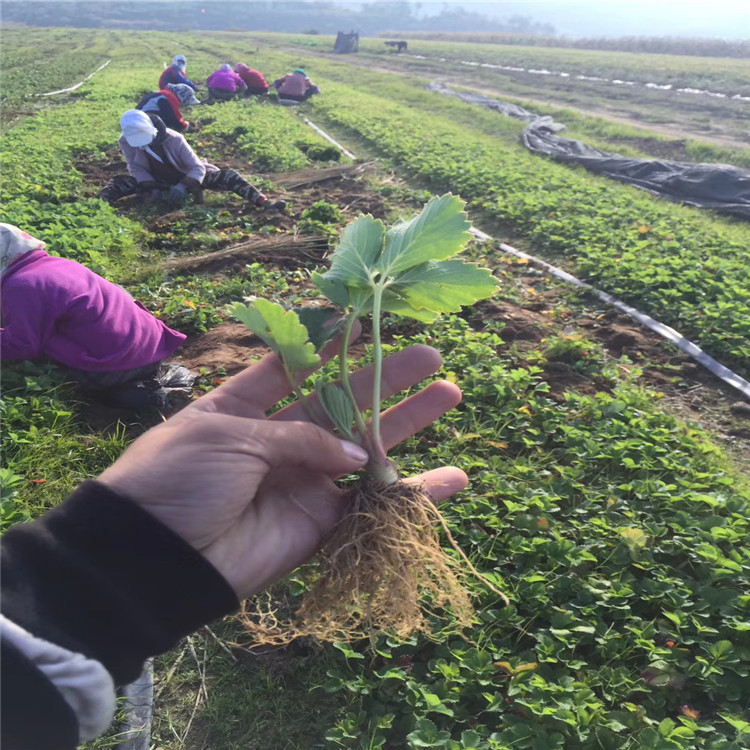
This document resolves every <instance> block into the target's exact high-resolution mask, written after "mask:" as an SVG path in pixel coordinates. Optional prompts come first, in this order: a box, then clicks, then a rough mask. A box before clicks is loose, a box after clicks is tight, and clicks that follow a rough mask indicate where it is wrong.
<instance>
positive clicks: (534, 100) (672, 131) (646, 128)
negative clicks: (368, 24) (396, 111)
mask: <svg viewBox="0 0 750 750" xmlns="http://www.w3.org/2000/svg"><path fill="white" fill-rule="evenodd" d="M286 51H288V52H292V51H295V52H299V50H295V49H294V48H286ZM305 54H306V55H312V56H314V57H319V58H322V59H324V60H331V61H335V62H339V63H340V62H346V64H347V65H351V66H353V67H360V68H367V69H368V70H372V71H375V72H376V73H386V74H389V75H397V76H402V77H404V78H414V77H422V78H424V77H427V76H428V75H434V76H435V77H436V78H439V79H440V80H441V81H442V82H443V83H448V84H455V85H458V86H462V87H463V88H466V89H468V90H469V91H475V92H476V93H479V94H484V95H486V96H496V97H498V98H501V99H514V100H516V101H518V100H523V101H524V102H528V103H530V104H534V105H536V106H538V107H539V110H540V112H541V113H544V112H545V111H546V110H549V109H550V108H552V109H569V110H571V111H573V112H576V113H578V114H581V115H585V116H587V117H598V118H600V119H602V120H607V121H609V122H613V123H617V124H618V125H628V126H630V127H633V128H637V129H638V130H641V131H643V133H644V134H645V135H648V134H649V133H652V134H653V133H658V134H659V135H664V136H667V137H669V138H678V139H682V140H684V139H689V140H692V141H699V142H703V143H709V144H711V145H713V146H720V147H724V148H727V147H729V148H736V149H747V148H748V145H749V144H748V142H747V141H741V140H738V139H736V138H732V137H730V136H720V135H716V134H714V135H704V134H702V133H695V132H692V131H689V130H685V129H684V128H679V127H676V126H669V125H657V124H652V123H648V124H644V123H643V121H642V120H638V119H637V118H634V117H625V116H623V115H621V114H616V113H614V112H612V111H611V110H608V109H601V108H593V109H592V108H586V109H581V108H580V107H576V106H575V105H572V104H570V103H568V102H566V101H565V100H564V99H559V100H553V99H546V98H540V97H535V96H526V95H523V96H519V95H518V94H513V93H510V92H507V91H503V90H502V89H498V88H487V87H486V86H482V87H477V86H476V85H473V84H474V80H475V76H474V75H470V74H468V73H467V74H463V73H452V74H448V75H446V74H445V72H444V71H439V70H432V71H430V70H421V71H404V70H399V69H397V68H394V67H388V66H384V65H382V64H379V65H374V64H372V62H370V61H368V60H367V59H366V58H355V57H353V56H351V55H349V56H347V57H346V58H345V59H344V58H343V57H342V56H341V55H332V54H327V53H324V52H317V51H314V50H312V49H310V50H305Z"/></svg>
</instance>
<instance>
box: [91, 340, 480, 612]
mask: <svg viewBox="0 0 750 750" xmlns="http://www.w3.org/2000/svg"><path fill="white" fill-rule="evenodd" d="M440 364H441V360H440V355H439V354H438V352H437V351H435V350H434V349H432V348H431V347H426V346H414V347H411V348H409V349H405V350H403V351H401V352H398V353H397V354H394V355H392V356H391V357H389V358H388V359H386V360H385V362H384V367H383V381H382V383H383V386H382V389H383V396H384V397H388V396H391V395H393V394H395V393H398V392H399V391H401V390H403V389H404V388H408V387H409V386H412V385H414V384H416V383H418V382H420V381H421V380H423V379H424V378H426V377H428V376H429V375H431V374H433V373H434V372H435V371H436V370H437V369H438V368H439V367H440ZM371 378H372V372H371V369H370V368H365V369H363V370H361V371H359V372H358V373H356V374H355V375H354V376H353V379H352V385H353V388H354V391H355V394H356V395H357V398H358V400H359V401H360V405H361V407H367V406H369V401H368V396H369V394H370V393H371V390H372V388H371V385H372V379H371ZM289 391H290V388H289V384H288V382H287V379H286V376H285V374H284V371H283V368H282V367H281V364H280V363H279V361H278V359H277V358H276V356H275V355H268V356H266V357H264V358H263V359H262V360H261V361H260V362H258V363H257V364H255V365H253V366H251V367H249V368H248V369H247V370H245V371H243V372H242V373H240V374H239V375H237V376H235V377H234V378H232V379H231V380H229V381H228V382H227V383H225V384H224V385H222V386H221V387H220V388H218V389H217V390H215V391H213V392H212V393H210V394H208V395H206V396H204V397H203V398H201V399H199V400H198V401H196V402H194V403H193V404H191V405H190V406H188V407H187V408H185V409H184V410H183V411H181V412H180V413H178V414H177V415H175V416H174V417H172V418H171V419H170V420H168V421H167V422H165V423H164V424H162V425H159V426H158V427H155V428H154V429H152V430H150V431H149V432H147V433H146V434H145V435H143V436H141V437H140V438H139V439H138V440H136V441H135V442H134V443H133V445H132V446H131V447H130V448H129V449H128V450H127V451H126V452H125V453H124V454H123V456H122V457H121V458H120V459H119V460H118V461H117V462H116V463H115V464H113V465H112V466H111V467H110V468H109V469H107V470H106V471H105V472H104V473H103V474H102V475H101V477H100V481H102V482H103V483H104V484H106V485H108V486H109V487H111V488H112V489H113V490H115V491H116V492H119V493H120V494H123V495H125V496H127V497H130V498H131V499H132V500H134V501H135V502H137V503H139V504H140V505H142V506H143V507H144V508H145V509H146V510H148V511H149V512H150V513H152V514H153V515H154V516H155V517H156V518H158V519H159V520H160V521H161V522H162V523H164V524H165V525H166V526H168V527H169V528H171V529H172V530H173V531H174V532H176V533H177V534H179V535H180V536H181V537H182V538H183V539H185V540H186V541H187V542H188V543H189V544H191V545H192V546H193V547H195V548H196V549H197V550H199V551H200V552H201V553H202V554H203V555H204V556H205V557H206V559H208V560H209V561H210V562H211V563H212V564H213V565H214V566H215V567H216V568H217V569H218V570H219V572H220V573H221V574H222V575H223V576H224V577H225V578H226V579H227V581H228V582H229V583H230V585H231V586H232V587H233V588H234V590H235V592H236V593H237V596H238V597H239V598H244V597H246V596H249V595H251V594H254V593H256V592H258V591H260V590H262V589H264V588H266V587H267V586H269V585H270V584H272V583H273V582H274V581H276V580H278V579H279V578H281V577H282V576H284V575H285V574H286V573H288V572H289V571H291V570H293V569H294V568H296V567H297V566H299V565H300V564H301V563H303V562H304V561H305V560H307V559H308V558H309V557H311V556H312V555H313V554H314V553H315V552H316V551H317V550H318V549H319V548H320V546H321V545H322V543H323V542H324V541H325V539H326V537H327V536H328V534H329V533H330V531H331V529H332V528H333V526H334V525H335V524H336V522H337V521H338V520H339V519H340V518H341V515H342V514H343V512H344V509H345V507H346V493H345V492H344V491H342V490H340V489H339V488H338V487H337V486H336V485H335V483H334V480H335V479H336V478H337V477H340V476H341V475H343V474H347V473H350V472H353V471H356V470H357V469H359V468H361V467H362V466H364V464H365V463H366V461H367V457H366V455H364V454H363V453H362V452H361V451H360V449H358V448H357V446H354V445H353V444H351V443H345V442H344V441H341V440H338V439H337V438H335V437H334V436H333V435H331V434H330V433H328V432H327V431H326V430H324V429H322V428H321V427H318V426H316V425H315V424H313V423H312V422H311V421H310V420H309V418H308V416H307V415H306V413H305V411H304V410H303V409H302V406H301V405H300V404H298V403H295V404H293V405H291V406H289V407H287V408H285V409H283V410H281V411H278V412H276V413H275V414H274V415H273V416H271V417H270V418H267V417H266V412H267V411H268V410H269V409H271V408H273V406H274V405H275V404H276V403H277V402H278V401H280V400H281V399H282V398H284V397H286V396H287V395H288V394H289ZM460 399H461V392H460V391H459V389H458V388H457V387H456V386H455V385H453V384H451V383H448V382H445V381H438V382H434V383H431V384H430V385H428V386H427V387H426V388H424V389H422V390H421V391H419V392H418V393H417V394H415V395H414V396H411V397H410V398H407V399H404V400H403V401H401V402H400V403H399V404H397V405H396V406H394V407H392V408H391V409H389V410H387V411H386V412H385V413H384V414H383V420H382V430H383V441H384V443H385V445H386V448H388V447H391V446H393V445H395V444H397V443H399V442H400V441H402V440H404V439H405V438H407V437H409V436H410V435H412V434H414V433H415V432H417V431H418V430H420V429H422V428H423V427H425V426H427V425H428V424H429V423H430V422H432V421H433V420H435V419H437V418H438V417H440V416H441V415H442V414H443V413H445V412H446V411H448V410H449V409H451V408H453V407H454V406H455V405H456V404H458V402H459V401H460ZM312 406H313V408H314V409H318V408H319V407H318V406H317V404H316V403H315V402H314V400H313V403H312ZM320 421H321V422H322V421H324V418H323V416H322V413H321V416H320ZM411 481H419V482H422V483H424V484H425V486H426V489H427V491H428V492H429V494H430V495H431V496H432V497H433V498H434V499H435V500H436V501H439V500H442V499H444V498H446V497H448V496H450V495H451V494H453V493H455V492H457V491H459V490H460V489H462V488H463V487H464V486H465V485H466V482H467V478H466V475H465V474H464V473H463V472H462V471H461V470H460V469H456V468H453V467H443V468H439V469H436V470H433V471H430V472H427V473H425V474H423V475H421V476H419V477H415V478H414V479H413V480H411Z"/></svg>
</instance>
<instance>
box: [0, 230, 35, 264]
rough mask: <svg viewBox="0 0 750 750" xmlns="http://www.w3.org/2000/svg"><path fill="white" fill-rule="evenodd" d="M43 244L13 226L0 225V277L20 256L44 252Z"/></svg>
mask: <svg viewBox="0 0 750 750" xmlns="http://www.w3.org/2000/svg"><path fill="white" fill-rule="evenodd" d="M44 247H45V245H44V243H43V242H42V241H41V240H38V239H37V238H36V237H32V236H31V235H30V234H28V233H26V232H24V231H23V230H22V229H19V228H18V227H16V226H13V224H0V276H4V275H5V272H6V271H7V270H8V268H10V266H11V265H12V264H13V263H14V262H15V261H17V260H18V259H19V258H20V257H21V256H22V255H26V253H30V252H33V251H34V250H44Z"/></svg>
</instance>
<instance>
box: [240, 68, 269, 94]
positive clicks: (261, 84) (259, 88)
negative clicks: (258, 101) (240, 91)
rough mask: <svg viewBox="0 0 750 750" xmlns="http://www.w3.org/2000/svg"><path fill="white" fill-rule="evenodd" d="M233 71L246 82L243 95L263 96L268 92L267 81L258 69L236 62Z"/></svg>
mask: <svg viewBox="0 0 750 750" xmlns="http://www.w3.org/2000/svg"><path fill="white" fill-rule="evenodd" d="M234 72H235V73H236V74H237V75H238V76H239V77H240V78H241V79H242V80H243V81H244V82H245V83H246V84H247V88H246V89H245V96H265V95H266V94H267V93H268V81H266V79H265V77H264V76H263V73H261V72H260V71H259V70H253V68H250V67H248V66H247V65H245V63H237V64H236V65H235V66H234Z"/></svg>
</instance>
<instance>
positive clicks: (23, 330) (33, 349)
mask: <svg viewBox="0 0 750 750" xmlns="http://www.w3.org/2000/svg"><path fill="white" fill-rule="evenodd" d="M44 248H45V244H44V242H42V241H41V240H38V239H36V238H35V237H32V236H31V235H30V234H27V233H26V232H23V231H22V230H20V229H19V228H18V227H16V226H13V225H12V224H0V288H1V290H2V294H1V295H0V306H1V307H2V328H0V358H1V359H2V361H3V362H9V361H14V360H41V359H52V360H54V361H55V362H57V363H59V364H61V365H64V366H65V367H67V368H69V374H70V375H71V376H72V377H73V378H74V379H75V380H76V381H77V382H78V383H79V384H80V385H81V387H82V388H83V389H84V390H86V391H89V392H90V393H91V394H92V395H94V396H95V397H97V398H99V399H101V400H103V401H105V402H106V403H108V404H110V405H112V406H123V407H129V408H141V407H144V406H148V405H149V403H152V401H151V398H150V396H151V394H152V393H153V392H154V391H155V390H156V389H157V388H158V384H157V383H156V381H155V376H156V374H157V371H158V369H159V364H160V363H161V362H162V360H164V359H165V358H167V357H169V356H170V355H172V354H174V352H175V351H176V350H177V349H178V348H179V346H180V345H181V344H182V342H183V341H184V340H185V338H186V337H185V335H184V334H182V333H179V332H177V331H173V330H172V329H171V328H167V326H166V325H164V323H162V322H161V321H160V320H158V319H157V318H155V317H154V316H153V315H152V314H151V313H150V312H149V311H148V310H147V309H146V308H145V307H144V306H143V305H142V304H141V303H140V302H138V301H136V300H134V299H133V298H132V297H131V296H130V295H129V294H128V293H127V292H126V291H125V290H124V289H122V288H121V287H119V286H117V284H113V283H112V282H110V281H107V280H106V279H103V278H102V277H101V276H99V275H98V274H95V273H94V272H93V271H91V270H89V269H88V268H86V267H85V266H83V265H81V264H80V263H77V262H76V261H74V260H68V259H67V258H57V257H54V256H52V255H49V254H48V253H47V252H46V251H45V249H44Z"/></svg>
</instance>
